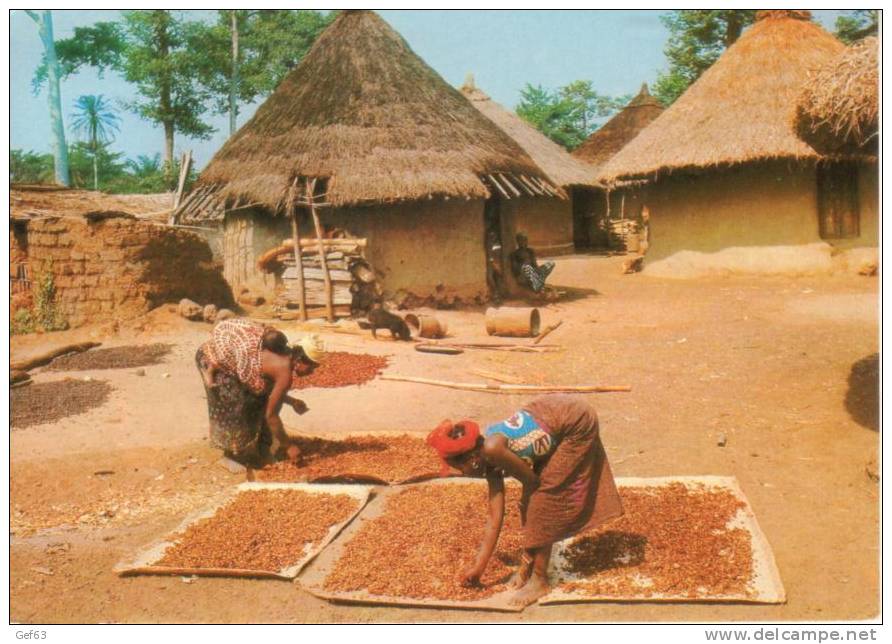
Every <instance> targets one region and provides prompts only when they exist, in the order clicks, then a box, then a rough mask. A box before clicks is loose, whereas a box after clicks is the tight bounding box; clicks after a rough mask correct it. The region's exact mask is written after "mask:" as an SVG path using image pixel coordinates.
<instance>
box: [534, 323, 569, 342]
mask: <svg viewBox="0 0 892 644" xmlns="http://www.w3.org/2000/svg"><path fill="white" fill-rule="evenodd" d="M563 323H564V321H563V320H559V321H557V322H555V323H554V324H552V325H551V326H549V327H547V328H546V329H545V330H544V331H543V332H542V333H540V334H539V335H537V336H536V339H535V340H533V344H539V343H540V342H542V340H544V339H545V336H547V335H548V334H549V333H551V332H552V331H554V330H555V329H556V328H558V327H559V326H560V325H562V324H563Z"/></svg>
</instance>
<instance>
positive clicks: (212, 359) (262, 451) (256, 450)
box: [195, 318, 323, 465]
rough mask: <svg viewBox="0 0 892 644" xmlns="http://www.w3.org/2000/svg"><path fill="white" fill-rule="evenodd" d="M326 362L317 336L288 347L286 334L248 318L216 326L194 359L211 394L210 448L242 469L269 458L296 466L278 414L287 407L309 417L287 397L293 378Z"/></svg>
mask: <svg viewBox="0 0 892 644" xmlns="http://www.w3.org/2000/svg"><path fill="white" fill-rule="evenodd" d="M322 356H323V350H322V347H321V345H320V343H319V341H318V339H317V338H316V337H315V336H306V337H304V338H303V339H302V340H301V341H300V342H298V343H297V344H296V345H294V346H289V345H288V338H286V337H285V334H284V333H282V332H281V331H279V330H277V329H274V328H272V327H268V326H265V325H262V324H259V323H257V322H253V321H251V320H247V319H244V318H232V319H229V320H223V321H222V322H218V323H217V324H216V325H215V326H214V330H213V331H212V333H211V339H210V340H208V341H207V342H205V343H204V344H203V345H201V347H200V348H199V349H198V352H197V353H196V354H195V362H196V364H197V365H198V370H199V372H200V373H201V375H202V380H203V381H204V388H205V393H206V394H207V401H208V416H209V417H210V438H211V444H212V445H213V446H214V447H217V448H219V449H222V450H223V453H224V455H225V456H227V457H229V458H231V459H233V460H236V461H239V462H242V463H247V464H252V465H256V464H260V463H263V462H265V461H267V460H269V457H270V455H271V453H275V454H276V455H277V456H278V455H281V454H282V453H287V455H288V457H289V458H290V459H291V460H293V461H296V460H297V458H298V457H299V455H300V452H299V450H298V448H297V446H296V445H294V444H293V443H292V441H291V440H290V439H289V438H288V435H287V434H286V432H285V427H284V426H283V425H282V419H281V418H279V411H280V410H281V408H282V404H283V403H288V404H289V405H291V407H292V408H293V409H294V411H295V412H297V413H298V414H303V413H304V412H306V411H307V406H306V404H304V402H303V401H302V400H298V399H296V398H292V397H291V396H289V395H288V391H289V389H291V383H292V378H294V377H301V376H307V375H309V374H310V373H312V372H313V370H314V369H315V368H316V365H317V364H318V363H319V361H320V360H321V359H322ZM274 442H275V443H276V447H277V449H275V450H272V445H273V443H274Z"/></svg>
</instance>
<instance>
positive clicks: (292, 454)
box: [285, 443, 300, 465]
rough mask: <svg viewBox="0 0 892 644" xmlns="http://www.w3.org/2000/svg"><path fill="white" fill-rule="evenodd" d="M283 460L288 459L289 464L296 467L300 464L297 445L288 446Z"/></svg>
mask: <svg viewBox="0 0 892 644" xmlns="http://www.w3.org/2000/svg"><path fill="white" fill-rule="evenodd" d="M285 458H287V459H288V462H289V463H292V464H294V465H297V464H298V463H299V462H300V448H299V447H298V446H297V444H295V443H292V444H291V445H289V446H288V449H286V450H285Z"/></svg>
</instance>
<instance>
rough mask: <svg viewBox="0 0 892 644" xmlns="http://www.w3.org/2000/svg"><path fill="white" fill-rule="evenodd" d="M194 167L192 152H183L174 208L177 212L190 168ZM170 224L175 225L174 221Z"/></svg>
mask: <svg viewBox="0 0 892 644" xmlns="http://www.w3.org/2000/svg"><path fill="white" fill-rule="evenodd" d="M191 165H192V150H187V151H186V152H183V156H182V157H180V177H179V180H178V181H177V192H176V195H175V196H174V199H173V208H174V210H176V209H177V208H178V207H179V205H180V201H182V199H183V189H184V188H185V187H186V178H187V177H188V176H189V167H190V166H191ZM170 223H173V222H172V221H171V222H170Z"/></svg>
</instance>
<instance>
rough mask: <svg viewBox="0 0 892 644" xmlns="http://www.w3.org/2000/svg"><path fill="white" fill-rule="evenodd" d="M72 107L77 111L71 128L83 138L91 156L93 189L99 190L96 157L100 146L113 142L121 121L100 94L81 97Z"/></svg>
mask: <svg viewBox="0 0 892 644" xmlns="http://www.w3.org/2000/svg"><path fill="white" fill-rule="evenodd" d="M74 106H75V108H77V111H76V112H75V113H74V114H72V115H71V117H72V118H73V119H74V120H73V121H72V123H71V127H72V129H73V130H74V131H75V132H76V133H77V134H79V135H81V136H82V137H84V140H85V142H86V143H87V145H88V146H89V148H90V152H91V153H92V154H93V189H94V190H99V166H98V163H97V161H96V157H97V156H98V154H99V148H100V147H101V146H103V145H105V144H107V143H110V142H111V141H113V140H114V136H113V133H114V132H117V131H119V130H120V123H121V119H120V118H119V117H118V115H117V110H116V109H115V108H114V107H112V106H111V105H109V104H108V102H106V100H105V99H104V98H103V96H102V94H99V95H98V96H95V95H93V94H87V95H84V96H81V97H79V98H78V99H77V101H76V102H75V104H74Z"/></svg>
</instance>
